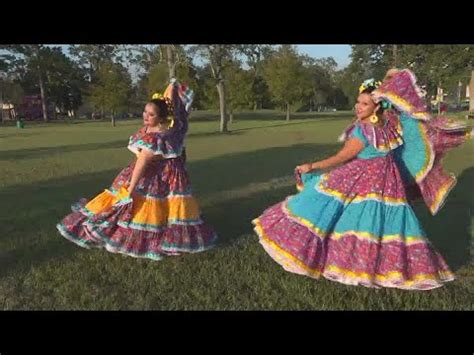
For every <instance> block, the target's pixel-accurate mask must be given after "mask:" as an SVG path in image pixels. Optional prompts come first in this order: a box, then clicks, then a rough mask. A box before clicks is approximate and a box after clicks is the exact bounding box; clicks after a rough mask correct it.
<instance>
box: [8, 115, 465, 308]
mask: <svg viewBox="0 0 474 355" xmlns="http://www.w3.org/2000/svg"><path fill="white" fill-rule="evenodd" d="M214 117H217V115H216V114H214V113H209V112H206V113H200V112H196V113H193V117H192V118H191V121H192V122H191V125H190V132H189V135H188V138H187V153H188V170H189V173H190V177H191V181H192V183H193V187H194V192H195V195H196V196H197V198H198V199H199V202H200V205H201V208H202V211H203V214H204V218H205V220H206V221H207V222H208V223H210V224H211V225H213V226H214V227H215V229H216V230H217V232H218V234H219V237H220V239H219V244H218V246H217V248H215V249H213V250H211V251H208V252H205V253H199V254H192V255H183V256H179V257H168V258H165V259H164V260H162V261H159V262H156V261H151V260H150V261H149V260H143V259H134V258H131V257H124V256H122V255H117V254H110V253H108V252H106V251H105V250H85V249H82V248H80V247H78V246H76V245H75V244H73V243H71V242H69V241H67V240H66V239H64V238H63V237H61V236H60V235H59V233H58V232H57V231H56V228H55V225H56V223H57V222H58V221H59V220H61V219H62V218H63V217H64V216H65V215H66V214H68V213H69V212H70V205H71V204H72V203H73V202H76V200H78V199H79V198H80V197H87V198H90V197H93V196H94V195H96V194H97V193H100V192H101V191H103V189H104V188H107V187H108V186H109V184H110V183H111V181H112V179H113V178H114V177H115V176H116V174H117V173H118V172H119V171H120V170H121V169H122V168H123V167H124V166H125V165H126V164H127V163H128V162H129V161H130V159H132V154H131V153H130V152H128V150H127V149H126V145H127V141H128V137H129V135H130V134H132V133H133V132H134V131H135V130H137V129H138V127H139V126H140V124H141V122H140V121H139V120H127V121H118V126H117V127H115V128H112V127H110V123H108V122H85V121H76V122H75V123H51V124H34V125H33V124H28V123H26V128H25V129H17V128H15V127H1V126H0V171H1V173H0V202H1V203H0V307H1V308H2V309H101V310H117V309H156V310H191V309H192V310H259V309H261V310H264V309H265V310H266V309H272V310H273V309H275V310H296V309H298V310H349V309H352V310H401V309H403V310H428V309H435V310H441V309H442V310H472V309H473V308H474V307H473V300H474V297H473V296H474V265H473V263H472V258H471V254H472V253H471V248H472V245H473V241H472V238H473V229H474V228H473V223H472V222H473V219H472V210H473V205H474V193H473V191H474V189H473V181H474V157H473V149H474V143H473V142H472V141H471V142H468V143H467V144H465V145H464V146H463V147H461V148H458V149H456V150H454V151H452V152H451V153H450V154H449V155H448V157H447V158H446V159H445V167H446V169H447V170H449V171H452V172H454V173H455V174H456V175H457V176H458V185H457V186H456V188H455V189H454V190H453V191H452V193H451V195H450V196H449V198H448V201H447V203H446V205H445V207H444V209H443V210H442V211H441V212H440V213H439V214H438V215H437V216H435V217H432V216H430V215H429V213H428V211H427V210H426V208H424V206H422V205H418V206H415V209H416V212H417V215H418V216H419V218H420V220H421V222H422V224H423V226H424V227H425V229H426V230H427V232H428V236H429V238H430V239H431V240H432V242H433V243H434V245H435V246H436V247H437V248H438V250H439V251H440V252H441V253H442V254H443V255H444V256H445V258H446V260H447V262H448V264H449V265H450V266H451V267H452V269H453V270H454V271H455V273H456V275H457V276H458V279H457V280H456V281H454V282H451V283H448V284H447V285H446V286H445V287H442V288H440V289H435V290H432V291H402V290H395V289H366V288H364V287H354V286H346V285H342V284H338V283H335V282H330V281H327V280H325V279H320V280H314V279H310V278H307V277H304V276H299V275H295V274H291V273H288V272H285V271H284V270H283V269H282V268H281V267H280V266H279V265H278V264H276V263H275V262H274V261H273V260H272V259H271V258H270V257H269V256H267V254H266V253H265V252H264V250H263V249H262V248H261V246H260V244H259V243H258V239H257V237H256V235H254V233H253V229H252V225H251V220H252V219H253V218H255V217H256V216H258V215H259V214H261V212H263V210H264V209H265V208H267V207H269V206H270V205H272V204H274V203H277V202H279V201H280V200H282V199H283V198H284V197H285V196H287V195H289V194H294V193H295V192H296V190H295V187H294V181H293V177H292V175H293V169H294V167H295V166H296V165H297V164H300V163H303V162H306V161H309V160H313V159H320V158H323V157H325V156H328V155H330V154H332V153H335V152H336V151H337V150H338V148H339V147H340V144H339V143H337V137H338V136H339V134H340V133H341V131H342V129H343V128H344V127H345V126H346V125H347V124H348V122H349V121H350V119H351V116H350V113H344V112H342V113H340V112H336V113H298V114H294V116H293V119H292V121H291V122H289V123H285V121H284V114H282V113H277V112H273V111H263V112H256V113H253V112H247V113H243V114H241V115H239V114H238V115H236V117H235V122H234V123H232V124H231V125H230V129H231V130H232V132H231V133H230V134H225V135H222V134H219V133H218V132H217V129H218V122H217V121H215V120H212V119H213V118H214Z"/></svg>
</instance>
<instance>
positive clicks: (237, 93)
mask: <svg viewBox="0 0 474 355" xmlns="http://www.w3.org/2000/svg"><path fill="white" fill-rule="evenodd" d="M225 77H226V90H227V91H226V97H227V107H228V109H229V122H230V123H232V122H233V118H234V111H235V110H236V109H240V108H243V107H248V106H249V104H250V103H251V102H252V99H253V93H252V84H253V80H254V78H253V75H252V73H250V72H248V71H245V70H243V69H242V68H241V67H240V63H239V62H237V61H231V62H230V63H228V64H227V65H226V69H225Z"/></svg>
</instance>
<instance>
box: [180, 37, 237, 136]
mask: <svg viewBox="0 0 474 355" xmlns="http://www.w3.org/2000/svg"><path fill="white" fill-rule="evenodd" d="M236 50H237V47H236V46H232V45H224V44H210V45H193V46H191V47H190V49H189V53H190V54H191V55H192V54H197V55H199V56H200V57H201V58H202V59H204V61H205V62H206V63H207V64H208V65H209V67H210V69H211V73H212V77H213V78H214V82H215V86H216V88H217V93H218V95H219V108H220V115H221V119H220V131H221V132H227V131H228V128H227V122H228V121H227V115H226V97H225V80H224V69H225V65H226V63H229V62H230V60H232V58H233V57H234V55H235V52H236Z"/></svg>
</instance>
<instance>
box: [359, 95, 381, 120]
mask: <svg viewBox="0 0 474 355" xmlns="http://www.w3.org/2000/svg"><path fill="white" fill-rule="evenodd" d="M377 108H378V105H376V104H375V102H374V101H373V100H372V97H371V96H370V95H369V94H366V93H363V94H360V95H359V97H358V98H357V102H356V104H355V113H356V116H357V118H358V119H359V120H363V119H364V118H367V117H369V116H371V115H372V114H373V113H374V112H375V111H376V110H377Z"/></svg>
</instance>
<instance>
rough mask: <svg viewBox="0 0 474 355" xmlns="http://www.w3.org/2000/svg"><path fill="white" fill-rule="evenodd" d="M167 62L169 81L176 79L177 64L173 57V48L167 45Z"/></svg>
mask: <svg viewBox="0 0 474 355" xmlns="http://www.w3.org/2000/svg"><path fill="white" fill-rule="evenodd" d="M166 61H167V64H168V73H169V79H170V80H171V79H172V78H174V77H175V63H174V55H173V47H172V46H171V45H170V44H168V45H166Z"/></svg>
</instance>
